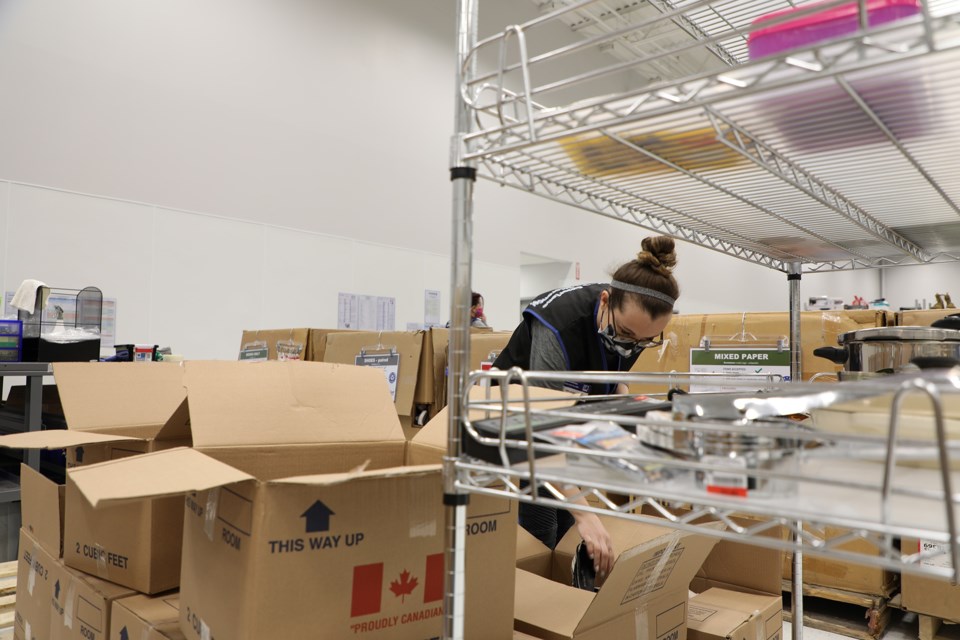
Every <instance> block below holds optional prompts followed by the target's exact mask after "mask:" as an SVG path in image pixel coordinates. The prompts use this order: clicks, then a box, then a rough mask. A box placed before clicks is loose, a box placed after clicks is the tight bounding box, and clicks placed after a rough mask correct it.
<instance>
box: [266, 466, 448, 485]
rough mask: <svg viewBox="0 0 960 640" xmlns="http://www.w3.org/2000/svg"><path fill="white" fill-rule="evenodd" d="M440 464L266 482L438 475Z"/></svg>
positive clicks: (331, 482) (334, 481) (321, 482)
mask: <svg viewBox="0 0 960 640" xmlns="http://www.w3.org/2000/svg"><path fill="white" fill-rule="evenodd" d="M440 469H441V466H440V465H438V464H425V465H420V466H417V467H391V468H389V469H376V470H373V471H366V470H363V469H357V470H355V471H349V472H347V473H320V474H315V475H309V476H294V477H291V478H281V479H279V480H271V481H270V482H269V483H268V484H308V485H312V486H316V487H326V486H331V485H336V484H342V483H344V482H350V481H351V480H356V479H358V478H401V477H409V476H422V475H439V474H440Z"/></svg>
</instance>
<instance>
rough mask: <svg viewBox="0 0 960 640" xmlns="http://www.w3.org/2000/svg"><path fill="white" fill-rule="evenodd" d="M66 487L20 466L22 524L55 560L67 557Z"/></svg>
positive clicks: (22, 465)
mask: <svg viewBox="0 0 960 640" xmlns="http://www.w3.org/2000/svg"><path fill="white" fill-rule="evenodd" d="M63 493H64V487H63V485H58V484H57V483H55V482H52V481H50V480H48V479H47V478H45V477H44V476H43V475H42V474H40V472H38V471H34V470H33V469H32V468H30V467H28V466H27V465H25V464H21V465H20V524H21V526H22V527H23V528H24V529H26V530H27V532H28V533H29V534H30V535H31V536H32V537H33V539H34V540H36V541H37V542H38V543H39V544H40V546H41V547H43V548H44V550H45V551H46V552H47V553H49V554H50V555H52V556H53V557H54V558H60V557H62V556H63Z"/></svg>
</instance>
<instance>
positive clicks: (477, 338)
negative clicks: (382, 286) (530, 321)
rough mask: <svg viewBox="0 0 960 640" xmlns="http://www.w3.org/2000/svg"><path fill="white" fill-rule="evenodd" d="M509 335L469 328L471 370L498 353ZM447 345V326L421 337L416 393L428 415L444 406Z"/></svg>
mask: <svg viewBox="0 0 960 640" xmlns="http://www.w3.org/2000/svg"><path fill="white" fill-rule="evenodd" d="M511 335H513V334H512V332H505V331H492V330H490V329H471V330H470V362H469V365H468V366H469V369H470V371H476V370H478V369H480V368H481V365H482V363H484V362H491V360H490V356H491V355H497V354H499V353H500V351H502V350H503V348H504V347H506V346H507V342H509V340H510V336H511ZM449 347H450V330H449V329H440V328H433V329H430V332H429V335H428V336H427V338H426V339H425V340H424V350H423V353H424V357H423V360H422V363H421V372H420V380H419V381H418V385H417V393H416V397H417V402H418V403H421V404H423V405H425V406H428V407H429V415H430V417H431V418H432V417H434V416H435V415H436V414H437V413H439V412H440V410H441V409H443V408H444V407H445V406H447V363H448V362H449V357H450V354H449Z"/></svg>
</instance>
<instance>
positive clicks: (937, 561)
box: [920, 540, 953, 569]
mask: <svg viewBox="0 0 960 640" xmlns="http://www.w3.org/2000/svg"><path fill="white" fill-rule="evenodd" d="M920 551H921V552H922V553H924V554H928V555H931V557H930V558H923V559H922V560H920V564H921V565H923V566H925V567H944V568H947V569H952V568H953V564H952V563H951V562H950V545H948V544H947V543H945V542H927V541H926V540H921V541H920ZM935 554H939V555H935Z"/></svg>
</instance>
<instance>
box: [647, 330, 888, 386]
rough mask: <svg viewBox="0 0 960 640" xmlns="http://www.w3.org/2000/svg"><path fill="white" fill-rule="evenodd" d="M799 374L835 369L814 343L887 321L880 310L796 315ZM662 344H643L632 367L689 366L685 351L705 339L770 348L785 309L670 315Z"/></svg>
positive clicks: (828, 343) (830, 342)
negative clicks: (652, 346)
mask: <svg viewBox="0 0 960 640" xmlns="http://www.w3.org/2000/svg"><path fill="white" fill-rule="evenodd" d="M800 316H801V320H800V337H801V343H802V355H801V365H802V368H803V374H802V376H803V379H804V380H809V379H810V377H811V376H813V375H814V374H816V373H821V372H829V373H836V372H838V371H840V369H841V367H840V365H837V364H834V363H832V362H830V361H829V360H826V359H824V358H819V357H817V356H814V355H813V350H814V349H816V348H818V347H835V346H837V336H838V335H840V334H841V333H846V332H848V331H857V330H859V329H866V328H870V327H883V326H887V324H888V323H890V324H892V317H890V315H889V314H888V313H887V312H885V311H807V312H803V313H801V314H800ZM663 335H664V339H665V343H664V345H663V346H662V347H660V348H657V349H647V350H646V351H644V352H643V353H642V354H640V358H639V359H638V360H637V362H636V364H634V366H633V369H632V370H633V371H638V372H658V373H662V372H670V371H690V350H691V349H697V348H700V345H701V340H702V339H703V338H705V337H706V338H709V339H710V340H711V344H712V345H713V346H714V347H716V348H725V347H731V346H736V347H738V348H751V347H754V346H755V347H757V348H775V347H776V340H777V338H780V337H784V338H786V337H789V335H790V316H789V314H788V313H718V314H691V315H676V316H673V318H672V319H671V320H670V323H669V324H668V325H667V327H666V329H665V330H664V333H663ZM631 390H632V391H634V392H635V393H651V392H658V391H663V389H662V388H660V387H653V386H649V385H648V386H643V385H633V386H632V387H631Z"/></svg>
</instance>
